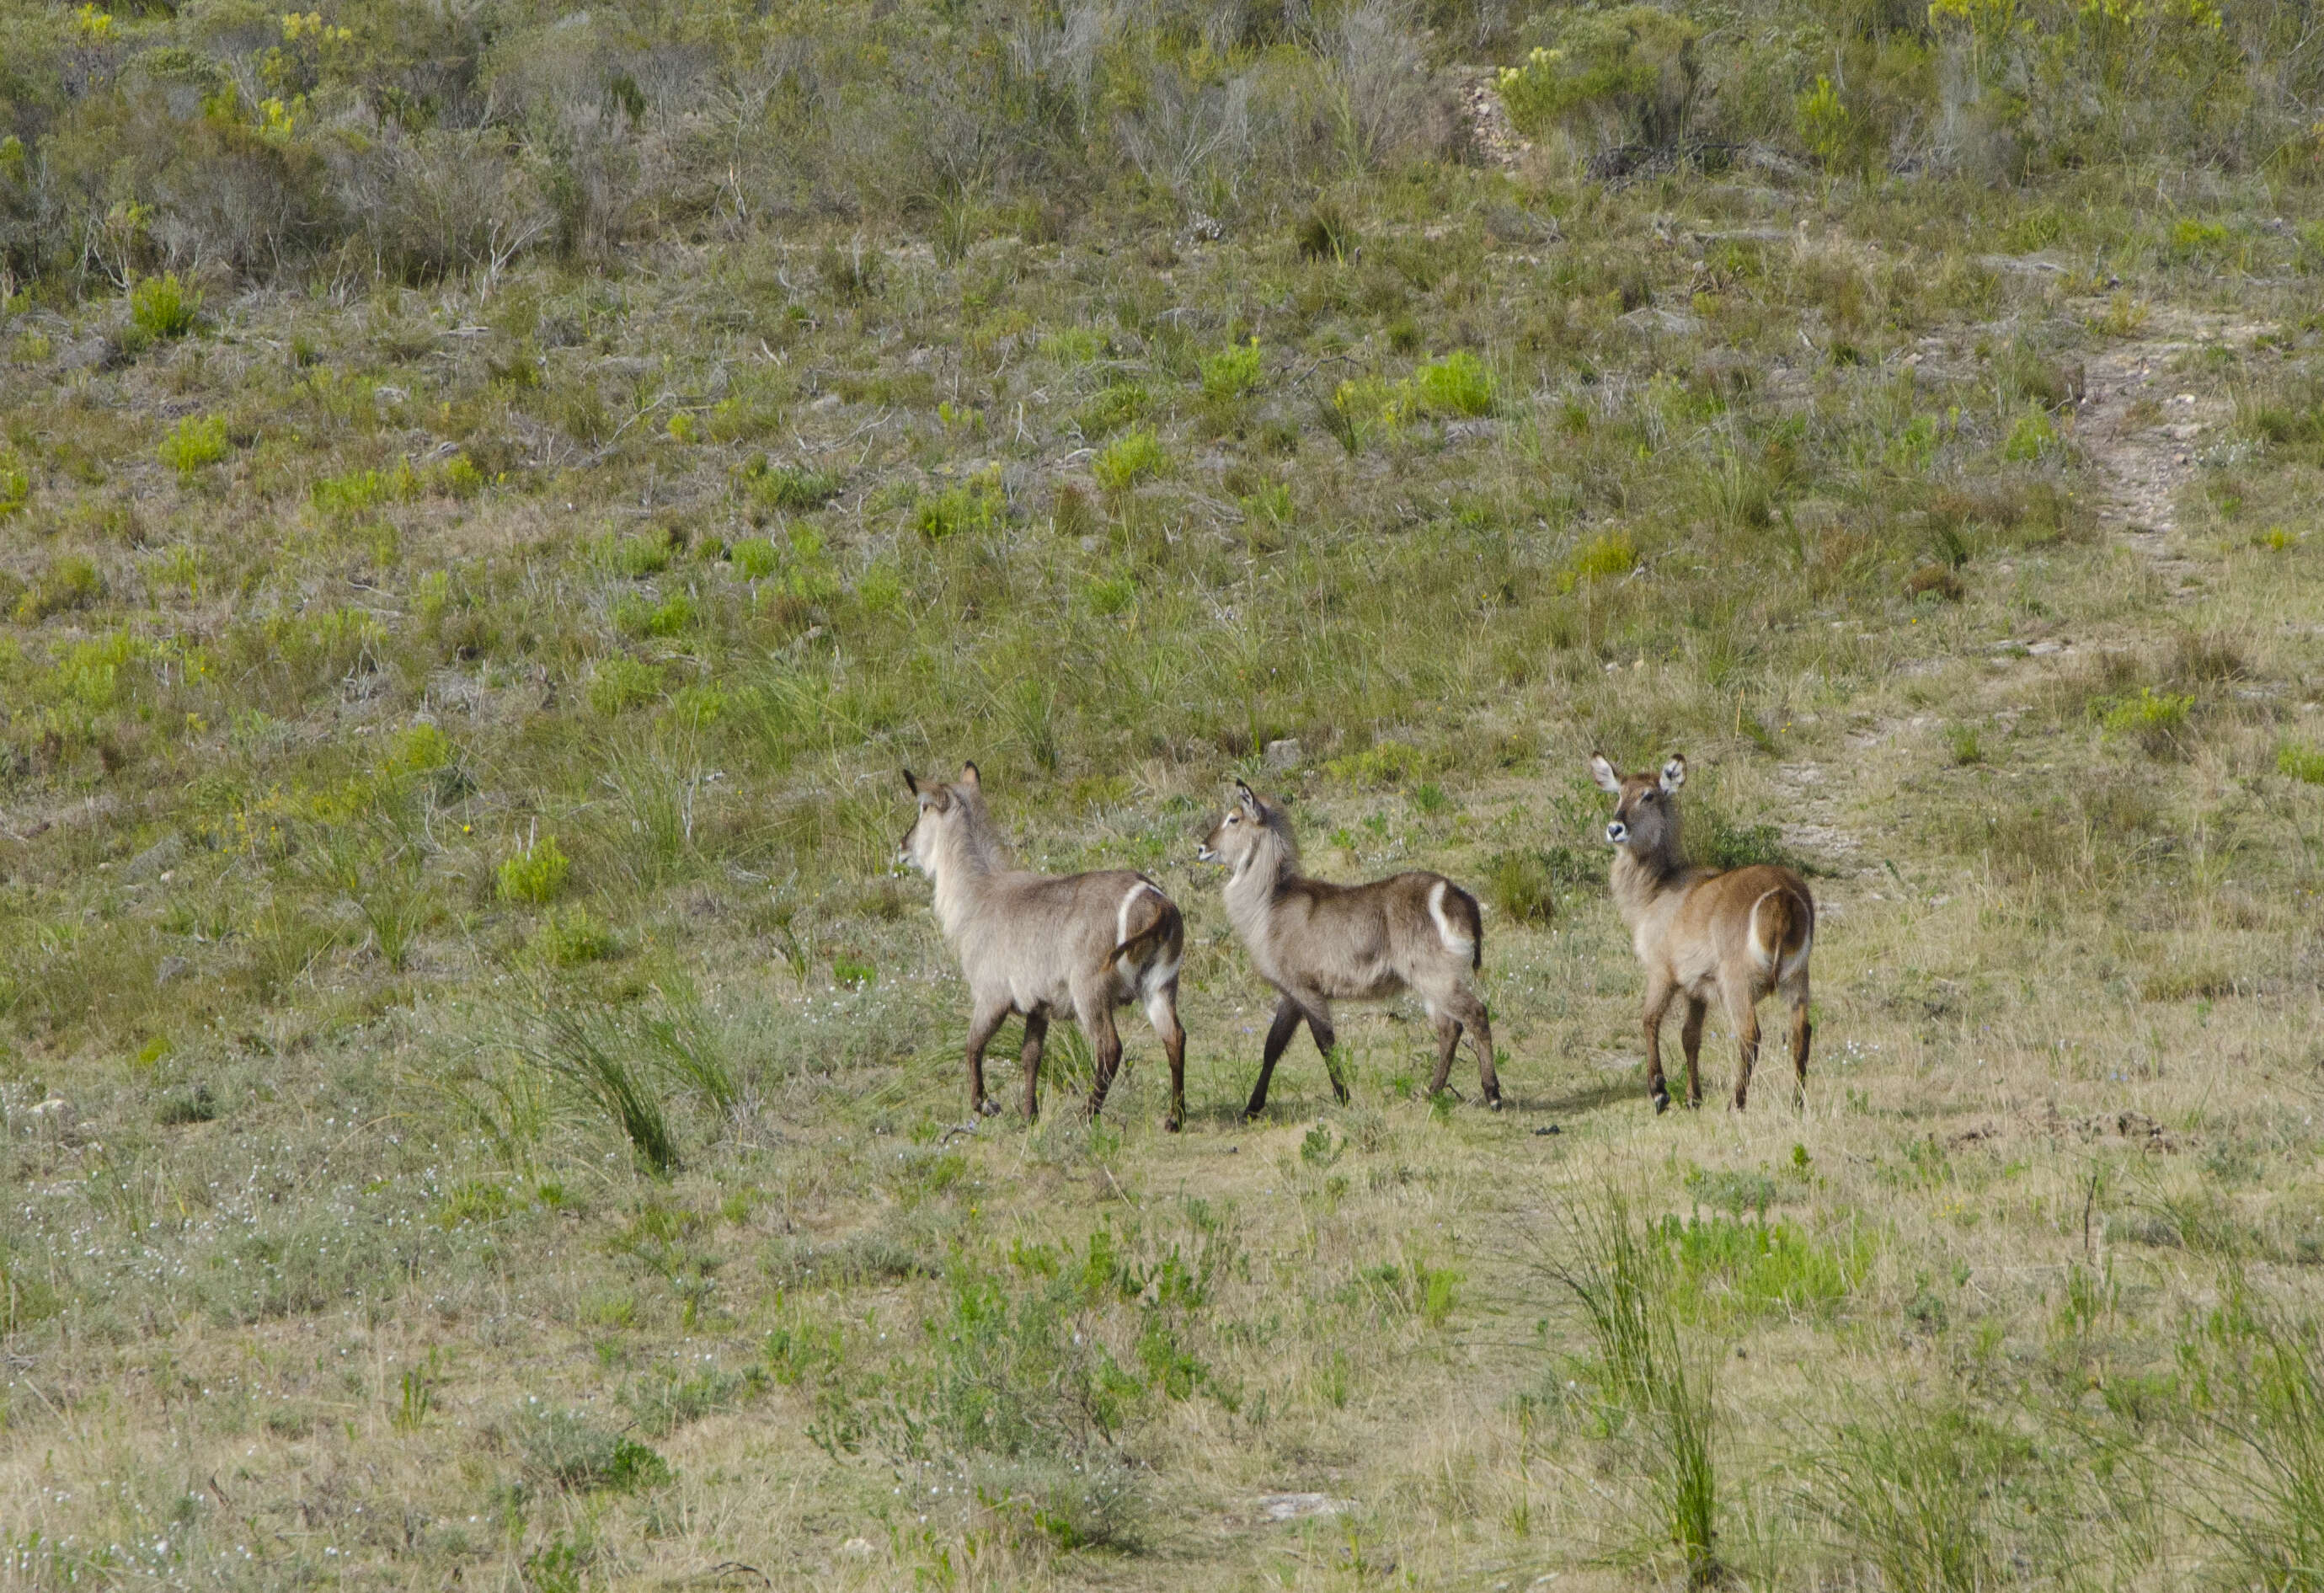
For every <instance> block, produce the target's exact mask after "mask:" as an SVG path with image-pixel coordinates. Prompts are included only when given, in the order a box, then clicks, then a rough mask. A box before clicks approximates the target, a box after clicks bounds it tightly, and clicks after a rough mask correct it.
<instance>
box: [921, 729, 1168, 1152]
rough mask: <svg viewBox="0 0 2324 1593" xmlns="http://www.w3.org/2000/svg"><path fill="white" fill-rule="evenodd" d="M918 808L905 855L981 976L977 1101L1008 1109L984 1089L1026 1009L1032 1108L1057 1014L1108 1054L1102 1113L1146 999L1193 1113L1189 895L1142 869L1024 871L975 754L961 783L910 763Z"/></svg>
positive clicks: (971, 1072)
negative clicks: (1131, 1013) (988, 1057)
mask: <svg viewBox="0 0 2324 1593" xmlns="http://www.w3.org/2000/svg"><path fill="white" fill-rule="evenodd" d="M904 781H905V783H906V784H907V785H908V786H909V787H911V788H912V795H913V796H914V797H915V798H916V799H917V801H918V805H919V811H918V815H917V816H916V817H915V818H914V819H913V821H912V827H911V828H910V829H909V830H908V831H907V832H905V834H904V839H903V845H902V852H903V859H904V861H906V862H908V863H909V864H911V865H912V866H913V867H914V868H916V869H918V870H920V872H922V873H923V874H926V875H927V877H928V879H929V882H930V884H931V885H932V886H933V887H934V890H933V893H932V894H933V896H934V898H935V901H934V905H935V907H936V923H937V924H938V925H940V926H941V927H942V928H943V930H944V935H945V940H946V941H948V942H950V943H951V944H952V948H953V951H954V953H957V954H958V956H959V957H960V970H961V974H962V976H963V977H964V978H965V979H966V980H967V981H968V991H969V1001H970V1009H969V1019H968V1104H969V1110H971V1111H972V1112H986V1113H991V1112H997V1111H999V1110H1001V1108H1000V1106H999V1104H998V1103H997V1102H995V1101H993V1100H991V1098H989V1097H988V1096H987V1095H986V1094H985V1093H984V1048H985V1047H986V1046H987V1045H991V1043H992V1036H994V1034H996V1033H997V1032H999V1030H1000V1028H1001V1025H1002V1024H1003V1023H1006V1022H1007V1021H1008V1020H1009V1018H1010V1015H1011V1014H1019V1013H1021V1014H1022V1015H1023V1016H1024V1018H1025V1046H1024V1051H1023V1053H1022V1058H1023V1064H1024V1070H1025V1116H1026V1118H1027V1119H1028V1120H1030V1119H1033V1118H1035V1117H1037V1116H1038V1115H1039V1110H1040V1095H1039V1085H1040V1076H1041V1045H1042V1042H1043V1041H1044V1040H1045V1039H1046V1038H1047V1036H1048V1032H1049V1017H1050V1014H1051V1013H1052V1012H1064V1013H1065V1014H1066V1015H1067V1016H1069V1017H1073V1018H1074V1020H1075V1021H1077V1022H1078V1023H1080V1025H1081V1026H1082V1032H1083V1033H1084V1034H1085V1035H1087V1036H1089V1037H1090V1045H1091V1046H1092V1047H1093V1049H1094V1050H1095V1051H1096V1053H1097V1078H1096V1081H1095V1082H1094V1083H1093V1085H1092V1086H1091V1089H1090V1100H1089V1110H1090V1112H1091V1114H1092V1115H1093V1116H1094V1115H1095V1114H1096V1113H1097V1111H1098V1110H1100V1109H1101V1108H1102V1107H1103V1106H1104V1105H1105V1092H1106V1091H1107V1090H1108V1088H1110V1087H1111V1085H1112V1083H1113V1074H1114V1070H1115V1069H1116V1068H1117V1067H1119V1066H1120V1063H1121V1036H1120V1034H1118V1033H1117V1032H1116V1031H1115V1029H1114V1027H1113V1010H1114V1008H1117V1007H1120V1006H1121V1005H1122V1004H1124V1003H1125V1002H1130V1001H1136V1002H1139V1004H1140V1005H1142V1006H1143V1007H1144V1008H1146V1017H1147V1021H1148V1022H1149V1023H1151V1024H1152V1025H1153V1026H1154V1032H1155V1033H1156V1034H1157V1035H1159V1036H1161V1037H1162V1047H1163V1049H1164V1050H1165V1051H1167V1053H1168V1054H1169V1057H1170V1114H1169V1117H1168V1118H1167V1119H1166V1121H1165V1123H1164V1127H1166V1128H1169V1129H1171V1130H1172V1131H1173V1132H1175V1131H1176V1129H1177V1128H1178V1126H1179V1125H1180V1124H1181V1123H1183V1122H1184V1121H1185V1117H1186V1034H1185V1030H1184V1029H1182V1028H1180V1027H1178V964H1179V962H1181V960H1182V959H1183V957H1184V954H1185V944H1186V930H1185V924H1184V922H1183V921H1182V920H1181V919H1180V918H1179V916H1178V908H1177V906H1176V903H1174V902H1172V901H1171V899H1170V898H1168V897H1167V896H1165V895H1163V894H1162V888H1161V887H1160V886H1158V885H1157V884H1155V883H1154V881H1153V880H1151V879H1148V878H1147V877H1146V876H1145V875H1143V874H1134V873H1131V872H1130V871H1129V870H1122V869H1109V870H1103V871H1101V872H1098V873H1091V874H1066V875H1056V874H1034V873H1028V872H1027V871H1026V870H1022V869H1019V868H1017V867H1015V866H1014V865H1013V864H1012V863H1011V861H1010V857H1009V852H1008V849H1007V848H1006V847H1005V846H1003V845H1002V844H1001V838H1000V836H999V834H998V833H996V832H995V830H994V829H993V827H992V820H991V815H989V814H988V813H987V812H986V810H985V806H984V788H983V784H982V780H981V779H980V778H979V777H978V775H977V772H976V765H974V764H973V763H968V764H963V765H962V766H961V771H960V778H958V779H957V780H954V782H952V783H951V784H950V785H940V784H937V783H936V782H934V781H929V782H927V783H923V782H922V781H920V780H918V779H917V778H914V777H913V774H912V771H911V770H910V769H906V770H905V771H904Z"/></svg>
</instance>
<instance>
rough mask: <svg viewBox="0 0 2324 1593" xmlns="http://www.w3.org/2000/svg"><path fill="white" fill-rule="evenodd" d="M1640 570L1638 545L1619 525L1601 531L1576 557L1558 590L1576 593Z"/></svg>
mask: <svg viewBox="0 0 2324 1593" xmlns="http://www.w3.org/2000/svg"><path fill="white" fill-rule="evenodd" d="M1637 567H1638V549H1637V544H1636V543H1634V542H1632V541H1631V540H1630V533H1629V532H1628V530H1627V529H1623V528H1622V527H1619V526H1617V527H1615V528H1614V529H1611V530H1607V531H1600V532H1599V533H1598V535H1597V536H1595V537H1593V538H1591V539H1590V540H1589V541H1588V542H1587V543H1585V544H1584V545H1583V546H1582V549H1581V550H1580V551H1579V552H1577V553H1575V554H1574V556H1573V562H1572V563H1571V564H1569V565H1567V566H1565V569H1564V572H1563V574H1561V575H1560V576H1558V578H1557V589H1558V590H1559V591H1560V592H1572V591H1573V590H1574V589H1575V588H1576V587H1580V586H1587V585H1591V583H1592V582H1596V581H1605V580H1610V579H1612V578H1613V577H1615V576H1627V575H1628V574H1629V573H1630V572H1631V571H1632V570H1634V569H1636V568H1637Z"/></svg>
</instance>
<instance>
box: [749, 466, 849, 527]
mask: <svg viewBox="0 0 2324 1593" xmlns="http://www.w3.org/2000/svg"><path fill="white" fill-rule="evenodd" d="M844 484H845V483H843V482H842V481H841V480H840V478H839V477H838V476H836V475H834V474H830V473H828V472H826V471H821V470H811V469H809V468H808V467H807V466H806V465H778V464H776V463H774V462H773V461H772V460H770V459H769V458H768V457H767V456H765V455H763V454H761V455H760V456H758V457H757V458H755V459H753V460H752V461H751V462H750V463H749V464H748V465H744V466H743V467H742V490H743V491H744V493H747V494H748V495H749V496H750V498H751V500H752V502H755V503H759V504H761V505H763V506H764V507H766V508H769V509H785V510H789V511H792V512H793V513H803V512H805V511H807V510H810V509H820V508H822V507H823V506H824V505H825V504H826V503H828V502H831V501H832V500H833V499H834V498H836V497H838V496H839V493H840V490H841V488H842V487H843V486H844Z"/></svg>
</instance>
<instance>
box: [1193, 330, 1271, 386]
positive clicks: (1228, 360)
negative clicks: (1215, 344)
mask: <svg viewBox="0 0 2324 1593" xmlns="http://www.w3.org/2000/svg"><path fill="white" fill-rule="evenodd" d="M1202 373H1203V392H1204V393H1205V394H1207V395H1208V396H1209V397H1212V398H1218V399H1228V398H1240V397H1241V396H1242V395H1243V394H1245V393H1247V392H1249V391H1251V390H1252V389H1253V388H1255V387H1257V386H1258V385H1259V377H1260V375H1261V374H1262V373H1263V367H1262V364H1261V362H1260V360H1259V339H1258V338H1256V337H1253V338H1252V339H1251V340H1250V342H1249V343H1231V344H1229V345H1227V346H1226V347H1224V348H1222V349H1221V350H1219V352H1218V353H1216V354H1213V355H1204V356H1203V364H1202Z"/></svg>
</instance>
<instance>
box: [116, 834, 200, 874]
mask: <svg viewBox="0 0 2324 1593" xmlns="http://www.w3.org/2000/svg"><path fill="white" fill-rule="evenodd" d="M185 852H186V843H185V841H184V840H183V838H181V837H180V836H177V835H164V836H162V837H161V839H160V840H159V841H156V842H155V843H153V844H152V845H151V846H149V847H147V848H146V849H145V850H144V851H143V852H139V853H138V854H137V855H136V856H135V857H133V858H131V859H130V860H129V861H128V862H126V863H124V865H122V870H121V877H122V878H123V879H150V878H152V876H153V875H155V874H159V873H161V872H162V871H163V870H166V869H168V868H169V867H170V866H171V864H173V863H175V862H176V861H178V860H179V859H180V857H182V856H184V855H185Z"/></svg>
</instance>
